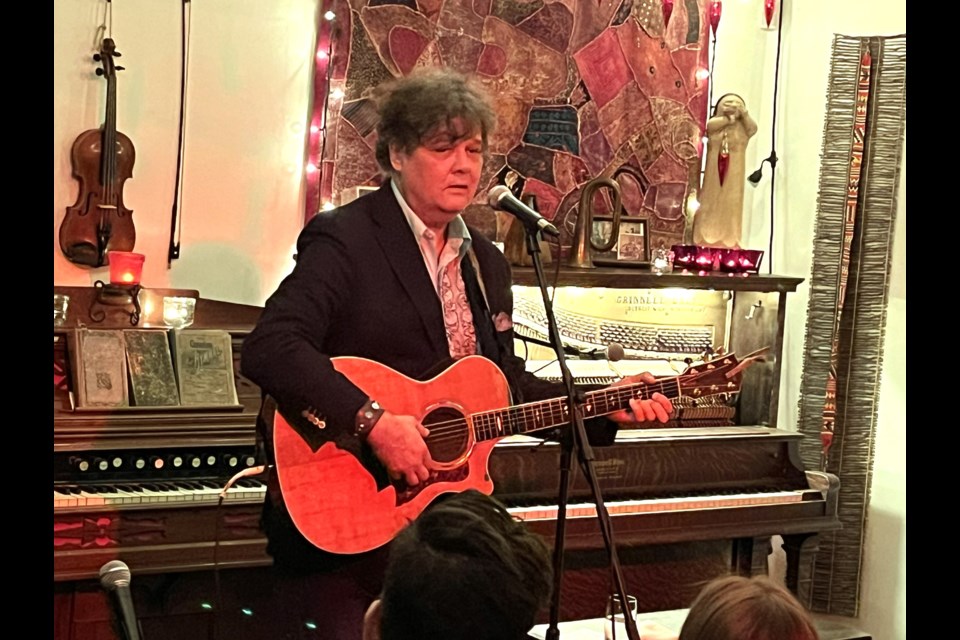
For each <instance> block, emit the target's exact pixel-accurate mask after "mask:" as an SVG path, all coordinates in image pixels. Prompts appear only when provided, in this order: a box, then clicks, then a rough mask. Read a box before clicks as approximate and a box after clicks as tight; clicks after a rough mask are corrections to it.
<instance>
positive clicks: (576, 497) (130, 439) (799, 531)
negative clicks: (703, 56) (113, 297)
mask: <svg viewBox="0 0 960 640" xmlns="http://www.w3.org/2000/svg"><path fill="white" fill-rule="evenodd" d="M55 290H56V292H57V293H66V294H68V295H70V296H71V302H70V312H69V315H68V321H67V323H66V324H65V325H63V326H60V327H55V329H54V587H55V588H54V614H55V615H54V626H55V634H54V637H55V638H56V639H57V640H93V639H106V638H113V637H115V636H114V635H113V631H112V622H111V621H112V614H111V610H110V605H109V602H108V600H107V598H106V595H105V593H104V592H103V589H102V588H101V587H100V584H99V581H98V572H99V569H100V568H101V567H102V566H103V565H104V564H105V563H106V562H108V561H110V560H114V559H119V560H122V561H124V562H125V563H126V564H127V565H128V566H129V567H130V569H131V572H132V576H133V577H132V580H131V590H132V593H133V596H134V602H135V605H136V613H137V615H138V617H139V620H140V624H141V626H142V627H143V631H144V637H145V638H148V639H154V638H166V639H170V640H178V639H180V638H183V639H185V640H186V639H188V638H189V639H195V638H199V639H203V640H219V639H220V638H225V637H230V638H231V639H232V640H233V639H236V638H253V639H257V638H278V637H281V638H286V637H290V638H301V637H302V638H314V637H316V636H315V635H313V634H312V631H311V624H310V621H308V620H306V621H288V620H285V615H284V607H283V602H282V599H281V598H278V595H277V593H276V592H275V589H274V585H273V582H272V574H271V570H270V557H269V556H268V555H267V554H266V551H265V548H266V540H265V539H264V537H263V535H262V533H261V532H260V530H259V515H260V504H261V502H262V499H263V494H264V491H265V487H264V485H263V483H262V481H261V478H262V476H261V475H260V474H259V471H260V468H261V466H262V465H263V463H264V461H263V460H262V458H261V457H260V448H259V447H258V446H257V441H256V433H255V421H256V416H257V413H258V411H259V408H260V390H259V389H258V388H257V387H256V385H254V384H252V383H251V382H250V381H249V380H246V379H245V378H243V377H242V376H241V375H240V374H239V357H240V352H241V347H242V343H243V339H244V337H245V336H246V335H247V334H248V333H249V331H250V330H251V329H252V328H253V326H254V324H255V323H256V320H257V318H258V317H259V312H260V308H259V307H254V306H247V305H240V304H234V303H227V302H221V301H216V300H210V299H205V298H201V297H199V295H198V292H196V291H183V290H162V289H155V290H143V291H142V292H141V297H142V298H144V300H143V304H142V306H143V309H144V311H143V314H142V317H141V319H140V321H139V323H138V326H139V327H151V326H162V322H160V320H159V318H158V317H157V312H156V311H155V309H156V308H157V307H158V306H159V304H160V300H162V297H163V296H164V295H192V296H194V297H197V298H198V301H197V306H196V312H195V313H196V315H195V321H194V324H193V325H192V327H191V328H192V329H220V330H224V331H227V332H228V333H229V334H230V336H231V340H232V350H233V358H234V375H235V380H236V388H237V397H238V404H237V406H231V407H167V408H149V407H144V408H136V407H129V408H122V409H110V410H101V411H97V410H92V409H87V410H84V409H83V408H81V407H78V406H77V402H76V398H75V391H76V390H75V388H74V386H75V380H74V375H73V371H72V367H73V366H75V365H73V364H72V362H73V352H74V351H75V350H76V336H77V331H78V329H80V328H82V327H84V326H85V327H89V328H112V329H123V328H131V325H130V318H129V314H128V313H126V312H125V311H124V310H122V309H114V308H107V309H106V314H105V315H106V317H105V319H104V320H102V321H101V322H99V323H95V322H93V321H92V320H91V317H90V311H91V310H93V309H94V308H95V307H96V305H97V292H96V290H95V289H94V288H88V287H55ZM768 293H769V295H771V296H774V299H773V300H772V301H768V306H773V307H776V299H775V297H776V296H778V295H780V293H779V292H778V291H777V290H776V289H773V290H771V291H770V292H768ZM781 320H782V317H781ZM756 339H758V340H763V339H764V337H763V336H762V335H761V336H759V337H757V338H756ZM756 383H757V381H754V382H753V383H751V384H756ZM759 384H761V386H762V388H764V389H768V388H769V387H770V384H769V382H768V381H767V382H763V381H761V382H760V383H759ZM738 411H739V412H740V414H741V415H745V414H747V415H748V414H749V413H750V411H751V409H750V408H748V407H741V408H740V409H738ZM800 442H801V436H800V434H798V433H796V432H792V431H787V430H782V429H777V428H775V427H772V426H762V425H759V426H755V425H752V424H744V425H739V424H738V425H727V426H710V427H694V428H692V427H690V426H676V425H671V426H670V428H662V429H631V430H622V431H621V432H620V433H619V434H618V436H617V438H616V441H615V442H614V443H613V444H612V445H610V446H605V447H595V448H594V449H593V451H594V454H595V456H596V462H595V464H594V469H595V473H596V476H597V478H598V481H599V484H600V488H601V497H602V499H603V502H604V504H605V506H606V508H607V510H608V511H609V512H610V514H611V519H612V521H613V528H614V533H615V540H616V542H617V544H618V553H619V557H620V560H621V564H622V568H623V573H624V577H625V579H626V582H627V588H628V590H630V592H631V593H635V594H636V595H638V596H639V600H640V603H641V609H642V610H643V611H656V610H668V609H678V608H684V607H686V606H689V603H690V601H691V599H692V598H693V596H694V595H695V593H696V592H697V590H698V589H699V587H700V586H701V584H702V583H703V581H705V580H707V579H709V578H711V577H713V576H716V575H719V574H722V573H728V572H731V571H733V572H737V573H741V574H745V575H749V574H754V573H764V572H766V571H767V557H768V555H769V554H770V553H771V550H772V547H771V539H772V538H773V537H774V536H780V537H781V538H782V540H783V548H784V551H785V552H786V557H787V567H786V580H787V584H788V586H789V587H790V588H791V589H792V590H794V592H795V593H797V594H798V596H800V597H801V599H803V598H805V597H806V585H807V583H808V581H809V577H810V576H809V571H810V569H811V566H812V557H813V554H814V553H815V552H816V548H817V543H816V541H817V534H819V533H820V532H824V531H829V530H832V529H836V528H838V527H839V523H838V519H837V505H836V496H837V491H838V485H837V480H836V478H835V477H834V476H831V475H830V474H825V473H819V472H816V471H812V470H808V469H805V468H804V465H803V464H802V462H801V461H800V456H799V446H800ZM560 459H561V456H560V447H559V446H558V445H557V444H556V443H550V442H542V441H539V440H535V439H530V438H524V437H511V438H507V439H505V440H503V441H501V442H500V443H498V445H497V446H496V448H495V450H494V453H493V455H492V456H491V458H490V467H489V468H490V474H491V477H492V479H493V481H494V486H495V490H494V495H495V496H496V497H497V498H499V499H500V500H501V501H503V502H504V503H505V504H506V505H507V506H508V508H509V509H510V511H511V512H512V513H513V514H514V515H515V516H516V517H518V518H521V519H523V520H524V521H525V522H526V523H527V525H528V526H529V527H530V528H532V529H533V530H534V531H536V532H538V533H540V534H542V535H544V536H545V537H546V538H547V539H548V541H550V542H551V543H552V542H554V541H555V529H556V521H557V496H558V484H559V478H560V473H559V467H560ZM572 478H573V482H572V485H571V492H570V504H568V506H567V527H566V535H565V536H564V549H565V551H566V555H565V571H564V577H563V581H562V595H561V605H562V606H561V619H564V620H568V619H578V618H588V617H596V616H599V615H601V614H602V612H603V607H604V603H605V600H606V593H608V592H609V590H610V572H609V569H608V559H607V553H606V549H605V546H604V543H603V539H602V537H601V535H600V530H599V527H598V523H597V518H596V511H595V509H596V505H595V501H594V496H593V495H592V493H591V492H590V490H589V486H588V484H587V483H586V482H585V480H584V478H583V476H582V474H580V473H579V471H578V470H577V468H576V466H575V467H574V469H573V470H572ZM225 487H228V488H225ZM283 625H287V626H286V627H284V629H286V630H285V631H281V627H283Z"/></svg>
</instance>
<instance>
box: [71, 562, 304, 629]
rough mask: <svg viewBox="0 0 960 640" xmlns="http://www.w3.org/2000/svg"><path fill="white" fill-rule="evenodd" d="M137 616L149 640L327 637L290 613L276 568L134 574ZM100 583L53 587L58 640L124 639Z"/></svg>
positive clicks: (133, 594) (94, 581)
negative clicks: (280, 588) (277, 585)
mask: <svg viewBox="0 0 960 640" xmlns="http://www.w3.org/2000/svg"><path fill="white" fill-rule="evenodd" d="M130 592H131V595H132V598H133V603H134V611H135V613H136V616H137V619H138V620H139V622H140V629H141V631H142V636H143V638H144V640H225V639H229V640H268V639H269V640H283V639H296V640H299V639H300V638H303V639H308V638H309V639H311V640H320V639H319V638H317V636H316V634H315V633H311V631H310V629H309V627H308V626H307V623H308V622H309V621H307V620H293V619H291V618H290V616H289V615H288V611H287V607H286V606H285V605H286V600H285V598H286V597H287V596H288V595H289V594H283V593H280V592H278V591H277V589H276V585H275V584H274V581H273V573H272V570H271V569H270V568H269V567H263V568H250V569H224V570H221V571H219V575H217V574H215V573H214V572H213V571H191V572H177V573H164V574H155V575H134V576H133V577H132V579H131V581H130ZM112 606H113V605H112V603H111V602H110V599H109V597H108V596H107V594H106V592H105V591H104V590H103V589H102V588H101V587H100V584H99V582H98V581H97V580H80V581H73V582H62V583H55V585H54V640H121V638H120V636H118V635H117V633H116V630H115V628H114V611H113V609H112Z"/></svg>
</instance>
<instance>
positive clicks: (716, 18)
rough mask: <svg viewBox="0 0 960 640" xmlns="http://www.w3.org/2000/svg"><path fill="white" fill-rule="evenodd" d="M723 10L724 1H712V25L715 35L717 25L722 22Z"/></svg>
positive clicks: (715, 34) (715, 35) (714, 35)
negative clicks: (721, 14)
mask: <svg viewBox="0 0 960 640" xmlns="http://www.w3.org/2000/svg"><path fill="white" fill-rule="evenodd" d="M722 11H723V3H722V2H720V0H713V2H711V3H710V26H711V27H713V37H714V38H716V37H717V25H719V24H720V13H721V12H722Z"/></svg>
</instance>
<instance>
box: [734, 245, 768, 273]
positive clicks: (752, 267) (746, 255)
mask: <svg viewBox="0 0 960 640" xmlns="http://www.w3.org/2000/svg"><path fill="white" fill-rule="evenodd" d="M762 260H763V251H762V250H760V249H740V259H739V262H740V271H742V272H744V273H758V272H759V271H760V262H761V261H762Z"/></svg>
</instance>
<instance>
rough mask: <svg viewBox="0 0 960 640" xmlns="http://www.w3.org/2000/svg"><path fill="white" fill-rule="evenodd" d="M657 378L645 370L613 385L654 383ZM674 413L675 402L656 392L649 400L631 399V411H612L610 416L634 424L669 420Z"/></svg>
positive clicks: (619, 421) (624, 422)
mask: <svg viewBox="0 0 960 640" xmlns="http://www.w3.org/2000/svg"><path fill="white" fill-rule="evenodd" d="M656 381H657V379H656V378H655V377H654V375H653V374H652V373H649V372H645V373H641V374H638V375H635V376H627V377H625V378H621V379H620V380H617V381H616V382H614V383H613V384H611V385H610V386H611V387H619V386H620V385H624V384H638V383H644V384H653V383H654V382H656ZM672 413H673V403H672V402H670V399H669V398H667V396H665V395H663V394H662V393H654V394H653V395H652V396H650V398H649V399H648V400H639V399H633V400H630V411H626V410H624V411H617V412H616V413H611V414H610V415H609V416H607V417H608V418H610V419H611V420H613V421H614V422H617V423H620V424H633V423H637V422H645V421H646V422H653V421H659V422H664V423H665V422H667V421H668V420H669V419H670V415H671V414H672Z"/></svg>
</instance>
